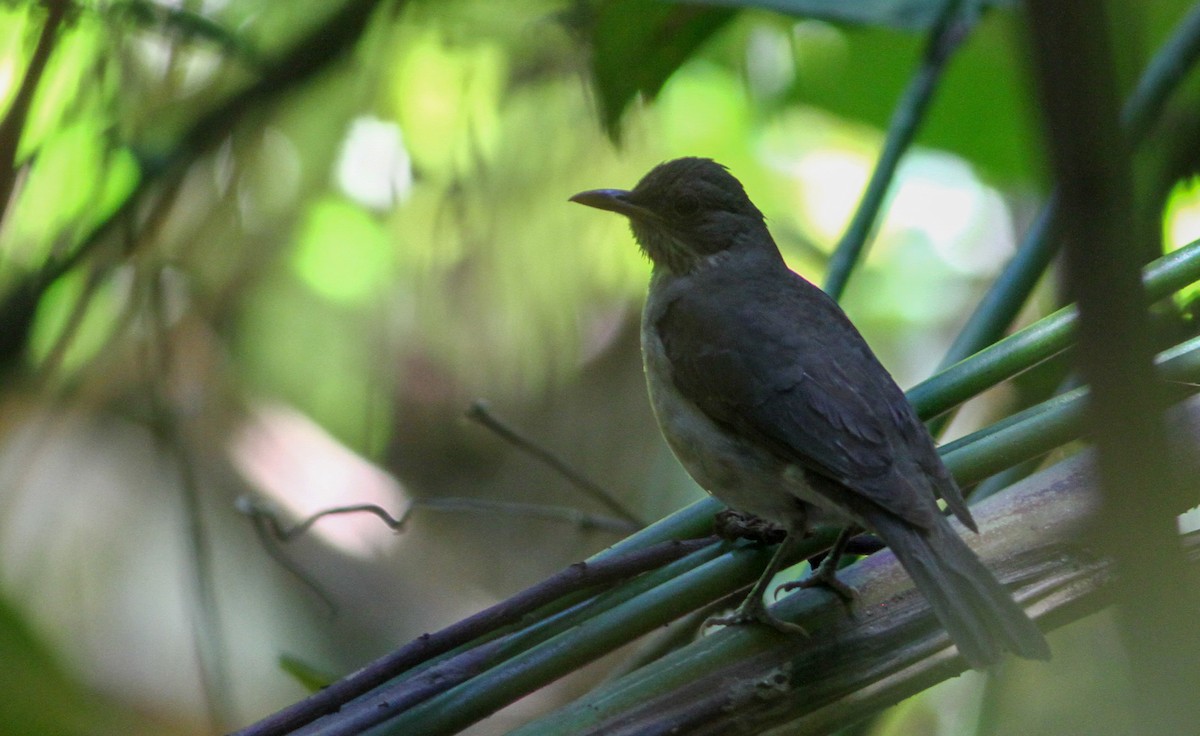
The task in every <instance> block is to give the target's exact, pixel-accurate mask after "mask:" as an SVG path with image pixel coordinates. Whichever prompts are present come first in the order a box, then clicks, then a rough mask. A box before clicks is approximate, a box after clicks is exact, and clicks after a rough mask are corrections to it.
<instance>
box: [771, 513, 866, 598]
mask: <svg viewBox="0 0 1200 736" xmlns="http://www.w3.org/2000/svg"><path fill="white" fill-rule="evenodd" d="M861 531H862V529H860V528H858V527H857V526H854V525H853V524H851V525H850V526H848V527H846V528H845V529H843V530H842V531H841V532H840V533H839V534H838V537H837V540H836V541H835V542H834V543H833V546H832V547H830V548H829V554H827V555H825V559H823V560H821V564H820V565H817V569H816V570H813V571H812V574H811V575H809V576H808V577H806V578H804V579H803V580H794V581H792V582H790V583H784V584H783V585H780V586H779V587H778V588H776V589H775V595H776V596H778V595H779V594H780V593H785V592H787V591H789V590H795V589H797V588H812V587H815V586H817V585H820V586H823V587H826V588H829V589H830V590H832V591H833V592H834V593H837V594H838V596H839V597H840V598H841V599H842V600H844V601H846V602H847V603H850V602H852V601H853V600H854V599H855V597H857V594H856V593H855V592H854V588H851V587H850V586H849V585H846V584H845V583H843V582H842V581H841V580H838V578H837V569H838V563H839V562H841V560H842V555H843V554H844V553H845V552H846V545H847V544H849V543H850V540H851V539H853V538H854V535H856V534H858V533H859V532H861Z"/></svg>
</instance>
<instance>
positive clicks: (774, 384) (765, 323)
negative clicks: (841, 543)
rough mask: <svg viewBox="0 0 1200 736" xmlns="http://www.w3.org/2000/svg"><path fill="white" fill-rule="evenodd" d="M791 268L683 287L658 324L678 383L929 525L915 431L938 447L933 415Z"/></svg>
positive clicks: (788, 457) (803, 460)
mask: <svg viewBox="0 0 1200 736" xmlns="http://www.w3.org/2000/svg"><path fill="white" fill-rule="evenodd" d="M743 276H744V274H743ZM788 276H789V277H794V280H793V279H792V278H788V280H787V281H786V282H780V281H779V280H778V278H777V277H772V278H770V279H769V280H767V281H766V282H764V283H757V284H756V283H753V282H751V283H746V281H745V279H741V283H734V282H733V281H732V280H731V281H729V282H726V281H725V280H723V279H721V278H720V277H717V278H716V279H714V280H712V281H710V282H706V283H705V284H703V286H702V287H701V288H691V289H688V290H685V291H682V292H681V293H679V294H678V295H677V296H676V298H675V299H673V300H672V301H671V302H670V303H669V304H668V305H667V307H666V309H665V310H664V311H663V313H662V315H661V316H660V317H659V318H658V320H657V322H656V324H655V328H656V329H657V330H658V334H659V338H660V340H661V341H662V344H663V347H664V350H665V352H666V355H667V358H668V359H669V360H670V363H671V367H672V371H673V376H672V378H673V381H674V384H675V387H676V388H677V389H678V390H679V392H680V393H681V394H683V396H684V397H686V398H687V399H689V400H691V401H692V402H694V403H695V404H696V405H697V406H699V407H700V409H701V410H702V411H703V412H704V413H705V414H706V415H708V416H709V417H710V418H711V419H713V420H714V421H715V422H716V423H718V424H719V425H722V426H724V427H726V428H728V429H730V430H731V431H733V432H736V433H738V434H740V435H741V436H744V437H747V438H748V439H751V440H752V441H754V442H756V443H757V444H759V445H761V446H763V447H766V448H768V449H769V450H770V451H771V452H773V453H774V454H775V455H777V456H778V457H780V458H782V459H783V460H785V461H787V462H789V463H793V464H796V465H799V466H801V467H803V468H805V469H806V470H808V471H810V472H814V473H817V474H819V475H821V476H823V477H825V478H828V479H829V480H832V481H834V482H835V483H837V484H838V485H840V486H842V487H844V488H846V489H848V490H851V491H853V492H855V493H857V494H858V495H859V496H860V497H861V498H863V499H865V500H869V501H871V502H873V503H875V504H877V505H879V506H881V507H883V508H884V509H887V510H888V511H890V512H891V513H894V514H896V515H897V516H900V517H901V518H904V519H906V520H909V521H911V522H913V523H915V524H918V525H921V526H926V525H928V524H929V523H930V521H929V514H930V513H931V512H932V511H933V508H934V507H933V504H932V493H934V491H933V490H932V489H931V488H930V487H929V485H928V483H929V481H928V480H925V478H926V477H927V472H923V471H924V468H922V467H921V466H924V465H925V464H926V462H927V461H928V459H927V458H923V457H922V456H921V450H920V448H919V447H918V448H910V447H909V445H910V444H911V442H910V440H909V439H908V438H909V437H910V436H911V435H912V433H918V434H917V435H916V436H917V437H919V438H921V441H922V442H924V443H925V444H928V445H929V452H935V451H934V450H933V448H932V443H931V442H929V441H928V439H927V436H924V433H925V429H924V427H922V426H921V425H920V423H919V421H918V420H917V418H916V415H915V414H914V413H913V412H912V410H911V408H910V406H909V405H908V403H907V401H906V400H905V398H904V395H903V392H901V391H900V389H899V388H898V387H897V386H896V384H895V383H894V382H893V381H892V379H891V376H890V375H888V373H887V371H886V370H885V369H884V368H883V366H882V365H880V364H879V362H878V361H877V360H876V358H875V356H874V355H873V354H872V353H871V352H870V349H869V348H868V347H867V345H866V343H865V342H864V341H863V339H862V337H861V336H860V335H859V334H858V331H857V330H856V329H855V328H854V327H853V325H851V324H850V321H849V320H848V319H847V318H846V316H845V315H844V314H843V313H842V311H841V310H840V309H839V308H838V307H837V306H836V304H834V303H833V301H832V300H831V299H829V298H828V297H827V296H826V295H825V294H824V293H823V292H821V291H820V290H819V289H817V288H816V287H815V286H813V285H811V284H809V283H807V282H805V281H803V280H802V279H801V278H800V277H799V276H795V275H794V274H791V273H790V272H788ZM726 297H728V298H726ZM914 425H915V426H914ZM914 449H916V450H917V452H915V453H914V452H913V450H914ZM898 453H899V454H898ZM897 457H905V458H908V459H909V460H910V461H912V462H906V463H903V464H898V462H897V460H896V458H897ZM935 460H936V456H935ZM935 464H936V465H937V466H938V467H939V468H941V464H940V462H935ZM941 472H942V474H945V471H944V469H942V470H941ZM918 474H919V476H920V477H919V478H914V477H912V476H914V475H918ZM936 478H937V476H936V475H935V476H933V480H936ZM955 490H957V489H955ZM964 511H965V508H964Z"/></svg>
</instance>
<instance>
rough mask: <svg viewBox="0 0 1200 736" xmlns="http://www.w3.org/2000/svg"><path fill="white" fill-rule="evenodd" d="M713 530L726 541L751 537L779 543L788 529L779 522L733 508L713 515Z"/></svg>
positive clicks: (763, 541) (762, 542)
mask: <svg viewBox="0 0 1200 736" xmlns="http://www.w3.org/2000/svg"><path fill="white" fill-rule="evenodd" d="M713 531H714V532H715V533H716V534H717V536H719V537H721V538H722V539H724V540H726V541H730V542H732V541H735V540H737V539H749V540H750V541H752V542H757V543H759V544H779V543H780V542H782V541H783V539H784V537H786V536H787V530H786V529H784V528H783V527H781V526H779V525H778V524H774V523H772V522H770V521H767V520H766V519H763V518H760V517H758V516H754V515H753V514H747V513H744V512H741V511H734V510H733V509H725V510H724V511H721V512H720V513H718V514H717V515H716V516H715V517H713Z"/></svg>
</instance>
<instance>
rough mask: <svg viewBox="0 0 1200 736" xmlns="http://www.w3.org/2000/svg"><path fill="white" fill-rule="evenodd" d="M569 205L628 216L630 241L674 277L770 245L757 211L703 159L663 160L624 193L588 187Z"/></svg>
mask: <svg viewBox="0 0 1200 736" xmlns="http://www.w3.org/2000/svg"><path fill="white" fill-rule="evenodd" d="M571 201H572V202H578V203H580V204H585V205H587V206H589V207H596V208H598V209H602V210H609V211H610V212H618V213H620V214H622V215H625V216H626V217H628V218H629V224H630V227H631V228H632V229H633V236H634V238H636V239H637V241H638V245H640V246H641V247H642V250H643V251H644V252H645V253H646V255H647V256H648V257H649V258H650V260H651V261H652V262H653V263H654V265H655V266H661V267H666V268H669V269H670V270H671V271H672V272H674V273H676V274H683V273H687V272H689V271H691V270H692V269H694V268H695V267H696V266H697V265H698V264H699V263H701V262H703V261H704V260H705V258H706V257H707V256H711V255H715V254H717V253H720V252H722V251H725V250H728V249H730V248H734V247H756V246H757V247H761V245H760V244H762V243H771V242H772V241H771V239H770V236H769V235H767V236H766V237H765V238H764V237H762V236H763V235H765V234H766V225H765V224H764V223H763V216H762V213H761V212H759V211H758V208H757V207H755V206H754V203H753V202H751V201H750V198H749V197H747V196H746V190H745V189H743V188H742V183H741V182H739V181H738V180H737V179H735V178H734V177H733V175H732V174H730V173H729V171H728V170H727V169H726V168H725V167H724V166H722V165H720V164H718V163H717V162H715V161H713V160H711V159H707V158H677V159H675V160H674V161H667V162H666V163H663V164H659V165H658V166H656V167H654V168H653V169H651V170H650V173H648V174H646V175H645V176H644V177H642V180H641V181H640V182H638V184H637V186H636V187H634V188H633V189H632V190H630V191H626V190H624V189H592V190H589V191H586V192H580V193H579V194H576V195H575V196H574V197H571ZM770 247H771V248H772V249H773V248H774V246H773V245H771V246H770Z"/></svg>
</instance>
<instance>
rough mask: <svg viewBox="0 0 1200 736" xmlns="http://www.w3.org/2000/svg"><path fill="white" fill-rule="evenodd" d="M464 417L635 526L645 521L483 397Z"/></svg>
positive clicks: (641, 525) (641, 524)
mask: <svg viewBox="0 0 1200 736" xmlns="http://www.w3.org/2000/svg"><path fill="white" fill-rule="evenodd" d="M467 418H468V419H471V420H472V421H475V422H478V423H479V424H481V425H483V426H484V427H487V428H488V429H490V430H492V431H493V432H495V433H496V434H497V435H499V436H500V437H501V438H502V439H504V440H505V441H507V442H508V443H509V444H511V445H513V446H514V447H517V448H519V449H521V450H524V451H525V452H527V453H529V454H530V455H531V456H533V457H534V458H536V459H537V460H540V461H541V462H543V463H545V464H546V465H547V466H549V467H550V468H551V469H553V470H554V471H555V472H557V473H558V474H559V475H561V476H562V477H564V478H566V479H567V480H568V481H570V482H571V483H572V484H573V485H574V486H575V487H576V488H578V489H579V490H581V491H583V492H584V493H585V494H587V495H588V496H589V497H590V498H592V499H593V500H595V501H598V502H599V503H601V504H603V505H604V506H605V507H606V508H607V509H608V510H609V511H611V512H613V513H614V514H616V515H617V516H619V517H621V518H622V519H625V520H626V521H628V522H629V523H631V524H634V525H636V527H637V528H639V529H640V528H641V527H643V526H645V522H643V521H642V520H641V519H639V518H638V517H637V515H636V514H634V513H633V512H632V511H630V510H629V509H627V508H626V507H625V505H624V504H622V503H621V502H620V500H618V499H617V497H616V496H615V495H613V494H612V493H609V492H608V491H607V490H605V489H604V488H602V487H600V486H599V485H598V484H596V483H594V482H592V481H591V480H589V479H588V478H586V477H584V475H583V474H582V473H580V472H579V471H577V470H575V469H574V468H572V467H571V466H570V465H568V464H567V463H566V462H565V461H564V460H562V459H560V458H559V457H558V456H557V455H555V454H554V453H552V452H550V451H549V450H547V449H546V448H544V447H542V446H541V445H539V444H538V443H536V442H534V441H533V440H531V439H529V438H528V437H526V436H524V435H522V434H521V433H520V432H518V431H517V430H516V429H513V428H512V427H511V426H509V425H508V424H506V423H505V422H504V421H502V420H501V419H500V418H499V417H497V416H496V414H495V413H494V412H493V411H492V408H491V406H490V405H489V404H488V403H487V402H486V401H484V400H482V399H478V400H476V401H475V402H474V403H473V404H471V408H470V409H468V410H467Z"/></svg>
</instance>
